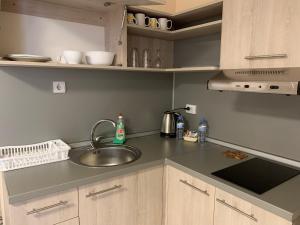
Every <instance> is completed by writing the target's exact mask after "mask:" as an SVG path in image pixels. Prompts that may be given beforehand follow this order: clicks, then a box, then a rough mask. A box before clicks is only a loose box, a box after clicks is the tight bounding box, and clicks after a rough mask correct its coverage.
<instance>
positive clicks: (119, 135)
mask: <svg viewBox="0 0 300 225" xmlns="http://www.w3.org/2000/svg"><path fill="white" fill-rule="evenodd" d="M113 143H114V144H119V145H122V144H124V143H125V124H124V118H123V115H122V114H119V116H118V120H117V128H116V135H115V138H114V140H113Z"/></svg>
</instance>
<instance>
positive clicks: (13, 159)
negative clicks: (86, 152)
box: [0, 139, 71, 171]
mask: <svg viewBox="0 0 300 225" xmlns="http://www.w3.org/2000/svg"><path fill="white" fill-rule="evenodd" d="M70 149H71V147H70V146H69V145H67V144H66V143H64V142H63V141H62V140H59V139H58V140H51V141H46V142H42V143H39V144H33V145H23V146H6V147H0V171H9V170H15V169H20V168H25V167H30V166H37V165H42V164H46V163H52V162H58V161H63V160H67V159H68V158H69V157H68V153H69V150H70Z"/></svg>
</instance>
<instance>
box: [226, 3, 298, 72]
mask: <svg viewBox="0 0 300 225" xmlns="http://www.w3.org/2000/svg"><path fill="white" fill-rule="evenodd" d="M299 19H300V2H299V1H298V0H247V1H240V0H224V2H223V24H222V44H221V69H248V68H287V67H299V66H300V57H299V56H298V53H299V50H300V46H299V45H296V44H295V43H297V41H298V40H299V39H300V27H299V26H298V25H297V23H298V21H299Z"/></svg>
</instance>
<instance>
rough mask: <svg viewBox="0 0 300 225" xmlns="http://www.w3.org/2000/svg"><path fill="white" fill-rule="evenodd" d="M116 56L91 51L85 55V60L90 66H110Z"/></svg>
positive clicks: (111, 53) (109, 53) (110, 53)
mask: <svg viewBox="0 0 300 225" xmlns="http://www.w3.org/2000/svg"><path fill="white" fill-rule="evenodd" d="M114 56H115V54H114V53H113V52H105V51H89V52H86V53H85V60H86V63H87V64H90V65H102V66H110V65H111V64H112V63H113V60H114Z"/></svg>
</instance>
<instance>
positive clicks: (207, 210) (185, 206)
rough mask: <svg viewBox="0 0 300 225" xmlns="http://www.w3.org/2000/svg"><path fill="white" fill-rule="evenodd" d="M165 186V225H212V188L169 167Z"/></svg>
mask: <svg viewBox="0 0 300 225" xmlns="http://www.w3.org/2000/svg"><path fill="white" fill-rule="evenodd" d="M166 185H167V189H166V213H165V215H166V221H165V224H166V225H213V214H214V196H215V188H214V187H213V186H211V185H209V184H207V183H205V182H203V181H201V180H199V179H197V178H194V177H192V176H190V175H188V174H186V173H184V172H182V171H180V170H177V169H175V168H173V167H170V166H167V167H166Z"/></svg>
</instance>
